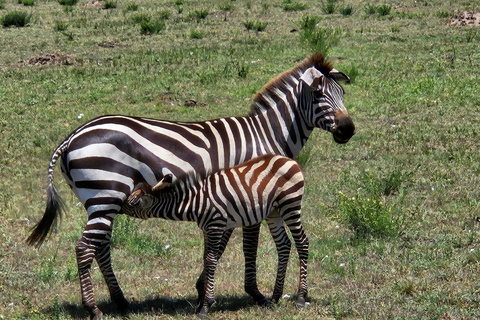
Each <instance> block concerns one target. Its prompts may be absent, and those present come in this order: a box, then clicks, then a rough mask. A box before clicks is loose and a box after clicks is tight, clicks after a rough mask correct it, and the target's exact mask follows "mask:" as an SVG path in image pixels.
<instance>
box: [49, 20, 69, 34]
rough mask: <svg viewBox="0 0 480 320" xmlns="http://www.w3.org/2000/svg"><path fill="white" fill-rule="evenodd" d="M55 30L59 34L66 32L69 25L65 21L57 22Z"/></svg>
mask: <svg viewBox="0 0 480 320" xmlns="http://www.w3.org/2000/svg"><path fill="white" fill-rule="evenodd" d="M53 29H54V30H55V31H59V32H62V31H66V30H67V29H68V24H67V23H66V22H64V21H55V25H54V26H53Z"/></svg>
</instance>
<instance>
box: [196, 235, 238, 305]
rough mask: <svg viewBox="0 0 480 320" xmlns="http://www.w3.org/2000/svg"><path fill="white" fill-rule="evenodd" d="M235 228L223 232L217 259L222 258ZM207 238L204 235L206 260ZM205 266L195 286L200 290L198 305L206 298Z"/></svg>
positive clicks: (204, 255)
mask: <svg viewBox="0 0 480 320" xmlns="http://www.w3.org/2000/svg"><path fill="white" fill-rule="evenodd" d="M232 232H233V229H227V230H225V231H224V232H223V235H222V239H221V240H220V245H219V247H218V252H217V261H218V260H220V258H221V257H222V255H223V252H224V251H225V248H226V247H227V244H228V240H230V237H231V235H232ZM207 244H208V242H207V238H206V237H204V241H203V246H204V247H203V260H204V261H205V259H206V254H207ZM205 274H206V271H205V268H204V269H203V271H202V273H201V274H200V277H198V280H197V283H196V285H195V288H196V289H197V292H198V299H197V306H198V305H203V302H204V299H205Z"/></svg>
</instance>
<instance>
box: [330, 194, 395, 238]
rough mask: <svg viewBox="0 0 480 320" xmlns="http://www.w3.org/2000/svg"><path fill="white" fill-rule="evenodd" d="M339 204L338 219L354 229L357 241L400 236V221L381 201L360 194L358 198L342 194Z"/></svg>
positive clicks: (389, 207)
mask: <svg viewBox="0 0 480 320" xmlns="http://www.w3.org/2000/svg"><path fill="white" fill-rule="evenodd" d="M339 204H340V206H339V217H338V219H339V220H340V221H341V222H342V223H344V224H345V225H347V226H348V227H349V228H351V229H352V231H353V232H354V239H355V240H368V239H369V238H383V237H387V238H394V237H397V236H398V234H399V232H400V226H401V221H400V219H398V218H396V217H394V216H393V215H392V208H391V206H388V205H386V204H384V203H383V202H381V201H380V200H379V199H375V198H369V197H365V196H363V195H362V194H360V192H357V196H356V197H348V196H346V195H345V194H343V193H340V196H339Z"/></svg>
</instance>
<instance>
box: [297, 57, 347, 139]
mask: <svg viewBox="0 0 480 320" xmlns="http://www.w3.org/2000/svg"><path fill="white" fill-rule="evenodd" d="M322 69H324V68H322ZM323 72H324V73H325V74H324V73H322V71H320V70H319V69H317V68H316V67H315V66H313V67H310V68H308V69H307V70H305V72H304V73H303V75H302V76H301V77H300V80H302V81H301V82H302V83H303V93H304V94H303V96H304V100H303V101H304V102H305V108H304V112H305V114H304V117H305V120H306V121H307V123H308V124H309V125H310V126H312V127H319V128H322V129H324V130H326V131H329V132H331V133H332V135H333V139H334V140H335V142H337V143H347V142H348V141H349V140H350V138H351V137H352V136H353V135H354V134H355V125H354V124H353V121H352V119H351V118H350V116H349V114H348V112H347V109H345V106H344V104H343V95H344V93H345V92H344V90H343V87H342V86H341V85H340V84H339V83H338V81H349V80H350V78H349V77H348V76H347V75H345V74H344V73H342V72H340V71H337V70H335V69H333V68H329V70H326V71H323ZM327 72H328V73H327Z"/></svg>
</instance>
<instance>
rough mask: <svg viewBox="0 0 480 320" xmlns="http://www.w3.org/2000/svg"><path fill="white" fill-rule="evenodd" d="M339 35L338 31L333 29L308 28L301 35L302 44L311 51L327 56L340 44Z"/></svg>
mask: <svg viewBox="0 0 480 320" xmlns="http://www.w3.org/2000/svg"><path fill="white" fill-rule="evenodd" d="M338 33H339V32H338V30H337V29H333V28H321V27H314V28H308V29H304V30H302V32H301V33H300V42H301V43H303V44H304V45H305V46H307V47H309V48H310V49H311V50H313V51H318V52H322V53H323V54H324V55H325V56H327V55H328V52H329V51H330V49H331V48H332V47H333V46H335V45H337V44H338V42H340V37H339V35H338Z"/></svg>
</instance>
